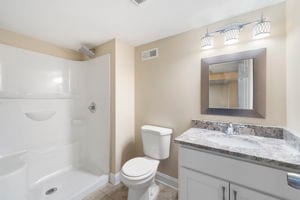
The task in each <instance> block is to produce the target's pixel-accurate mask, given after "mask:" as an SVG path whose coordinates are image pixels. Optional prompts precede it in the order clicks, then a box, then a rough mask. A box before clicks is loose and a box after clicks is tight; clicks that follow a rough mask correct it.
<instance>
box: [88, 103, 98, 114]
mask: <svg viewBox="0 0 300 200" xmlns="http://www.w3.org/2000/svg"><path fill="white" fill-rule="evenodd" d="M88 109H89V110H90V112H91V113H95V112H96V110H97V106H96V103H95V102H92V103H91V104H90V105H89V107H88Z"/></svg>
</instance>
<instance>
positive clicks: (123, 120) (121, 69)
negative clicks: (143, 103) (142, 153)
mask: <svg viewBox="0 0 300 200" xmlns="http://www.w3.org/2000/svg"><path fill="white" fill-rule="evenodd" d="M95 53H96V56H101V55H104V54H107V53H109V54H111V77H110V78H111V131H110V134H111V162H110V163H111V166H110V171H111V172H112V173H117V172H118V171H120V169H121V167H122V165H123V164H124V162H126V161H127V160H129V159H130V158H132V157H133V156H134V155H135V145H134V142H135V134H134V122H135V121H134V78H135V77H134V47H132V46H130V45H127V44H125V43H123V42H121V41H119V40H111V41H109V42H107V43H105V44H102V45H100V46H98V47H96V48H95Z"/></svg>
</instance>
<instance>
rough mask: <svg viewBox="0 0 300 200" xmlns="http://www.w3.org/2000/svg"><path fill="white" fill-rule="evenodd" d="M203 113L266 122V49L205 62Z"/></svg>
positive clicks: (202, 91)
mask: <svg viewBox="0 0 300 200" xmlns="http://www.w3.org/2000/svg"><path fill="white" fill-rule="evenodd" d="M201 113H202V114H212V115H230V116H244V117H257V118H265V115H266V49H258V50H251V51H245V52H239V53H234V54H228V55H221V56H216V57H211V58H204V59H202V60H201Z"/></svg>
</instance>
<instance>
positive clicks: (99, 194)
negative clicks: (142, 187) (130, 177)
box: [84, 183, 178, 200]
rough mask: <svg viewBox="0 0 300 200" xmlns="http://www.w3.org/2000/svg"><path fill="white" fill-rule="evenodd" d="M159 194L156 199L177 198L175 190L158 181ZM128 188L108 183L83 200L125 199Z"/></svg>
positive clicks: (173, 199)
mask: <svg viewBox="0 0 300 200" xmlns="http://www.w3.org/2000/svg"><path fill="white" fill-rule="evenodd" d="M158 185H159V189H160V192H159V195H158V198H157V200H177V199H178V197H177V196H178V195H177V190H175V189H173V188H171V187H168V186H166V185H163V184H161V183H158ZM127 194H128V188H127V187H126V186H125V185H123V184H119V185H112V184H110V183H108V184H107V185H106V186H105V187H103V188H100V189H98V190H97V191H95V192H94V193H92V194H90V195H89V196H88V197H86V198H85V199H84V200H127Z"/></svg>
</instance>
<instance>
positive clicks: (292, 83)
mask: <svg viewBox="0 0 300 200" xmlns="http://www.w3.org/2000/svg"><path fill="white" fill-rule="evenodd" d="M299 8H300V1H299V0H288V1H287V10H286V13H287V126H288V128H290V129H292V130H295V131H297V132H298V133H300V105H299V102H300V89H299V77H300V56H299V52H300V12H299Z"/></svg>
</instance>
